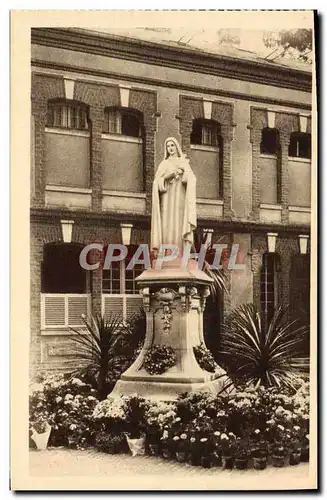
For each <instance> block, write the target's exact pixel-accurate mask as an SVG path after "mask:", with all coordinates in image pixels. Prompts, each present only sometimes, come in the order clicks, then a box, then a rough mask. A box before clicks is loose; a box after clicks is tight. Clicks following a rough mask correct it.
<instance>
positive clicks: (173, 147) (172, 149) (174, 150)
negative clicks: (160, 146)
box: [167, 141, 177, 156]
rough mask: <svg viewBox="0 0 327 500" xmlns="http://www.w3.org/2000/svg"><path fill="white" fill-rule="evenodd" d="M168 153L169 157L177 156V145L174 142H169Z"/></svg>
mask: <svg viewBox="0 0 327 500" xmlns="http://www.w3.org/2000/svg"><path fill="white" fill-rule="evenodd" d="M167 153H168V156H177V148H176V144H175V143H174V142H173V141H168V142H167Z"/></svg>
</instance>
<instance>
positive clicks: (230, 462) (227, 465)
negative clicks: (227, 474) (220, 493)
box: [221, 455, 234, 470]
mask: <svg viewBox="0 0 327 500" xmlns="http://www.w3.org/2000/svg"><path fill="white" fill-rule="evenodd" d="M221 465H222V468H223V469H224V470H225V469H232V468H233V466H234V457H231V456H230V455H229V456H225V457H224V456H222V457H221Z"/></svg>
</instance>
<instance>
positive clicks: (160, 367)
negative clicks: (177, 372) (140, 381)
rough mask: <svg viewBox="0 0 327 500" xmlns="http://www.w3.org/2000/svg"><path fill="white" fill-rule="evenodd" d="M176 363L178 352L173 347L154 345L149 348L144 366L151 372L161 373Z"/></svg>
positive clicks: (152, 373)
mask: <svg viewBox="0 0 327 500" xmlns="http://www.w3.org/2000/svg"><path fill="white" fill-rule="evenodd" d="M175 364H176V354H175V351H174V349H173V348H172V347H170V346H167V345H164V344H162V345H154V346H153V347H151V348H150V349H148V351H147V353H146V355H145V357H144V362H143V366H144V369H145V370H146V371H147V372H148V373H150V374H151V375H154V374H161V373H164V372H165V371H167V370H168V368H171V367H172V366H174V365H175Z"/></svg>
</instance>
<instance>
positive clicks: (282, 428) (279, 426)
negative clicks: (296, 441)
mask: <svg viewBox="0 0 327 500" xmlns="http://www.w3.org/2000/svg"><path fill="white" fill-rule="evenodd" d="M277 427H278V429H280V430H281V431H284V430H285V427H284V426H283V425H280V424H278V425H277Z"/></svg>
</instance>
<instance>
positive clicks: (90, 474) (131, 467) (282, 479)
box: [29, 448, 309, 490]
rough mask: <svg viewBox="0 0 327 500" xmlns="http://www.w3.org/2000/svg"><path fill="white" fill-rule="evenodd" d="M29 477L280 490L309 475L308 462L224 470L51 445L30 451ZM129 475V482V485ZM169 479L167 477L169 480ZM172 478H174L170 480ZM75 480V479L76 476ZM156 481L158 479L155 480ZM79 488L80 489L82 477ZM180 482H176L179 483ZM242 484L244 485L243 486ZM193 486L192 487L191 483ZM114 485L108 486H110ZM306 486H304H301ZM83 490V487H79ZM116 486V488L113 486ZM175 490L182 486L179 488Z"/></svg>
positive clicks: (168, 486)
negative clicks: (260, 468) (47, 447)
mask: <svg viewBox="0 0 327 500" xmlns="http://www.w3.org/2000/svg"><path fill="white" fill-rule="evenodd" d="M29 467H30V476H33V477H35V478H36V477H38V478H49V479H50V478H60V477H61V478H63V479H64V478H68V477H75V478H78V477H83V480H85V478H90V479H91V478H101V477H103V478H105V477H108V476H109V477H110V478H113V477H116V478H119V480H120V489H121V488H124V484H123V483H121V481H122V480H123V479H124V477H126V489H133V484H131V483H133V480H132V477H134V478H137V479H138V483H139V480H140V479H142V478H143V479H146V478H147V479H150V483H151V484H152V487H151V488H150V489H159V490H169V489H174V488H175V485H174V480H175V479H176V480H177V479H178V478H179V479H180V478H181V477H182V478H183V479H184V481H185V479H186V480H187V483H185V482H184V484H185V489H192V487H194V488H195V489H198V488H196V484H199V481H200V480H202V482H203V480H204V484H205V486H204V488H205V489H223V487H224V486H223V485H224V484H229V486H227V487H229V488H233V489H258V488H259V489H266V488H274V489H281V488H285V487H286V486H288V487H292V488H297V487H299V486H300V484H302V485H303V481H305V479H307V480H308V478H309V465H308V464H307V463H301V464H299V465H296V466H293V467H283V468H275V467H271V466H269V467H267V469H265V470H263V471H256V470H254V469H248V470H245V471H241V470H235V469H234V470H232V471H228V470H222V469H221V468H220V467H215V468H211V469H204V468H202V467H194V466H192V465H189V464H187V463H178V462H176V461H172V460H165V459H163V458H160V457H149V456H136V457H132V456H131V455H128V454H120V455H108V454H106V453H101V452H99V451H97V450H68V449H65V448H49V449H47V450H45V451H36V450H31V451H30V463H29ZM127 477H128V485H127ZM166 478H167V479H166ZM169 478H170V479H171V481H169ZM75 481H76V479H75ZM154 481H155V482H154ZM75 484H76V489H79V480H78V482H76V483H75ZM176 484H177V483H176ZM242 484H243V485H244V487H242ZM192 485H193V486H192ZM112 487H113V486H110V487H108V489H110V488H112ZM302 487H303V486H302ZM80 488H81V489H82V487H81V486H80ZM114 489H117V488H114ZM176 489H181V488H180V487H177V488H176Z"/></svg>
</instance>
